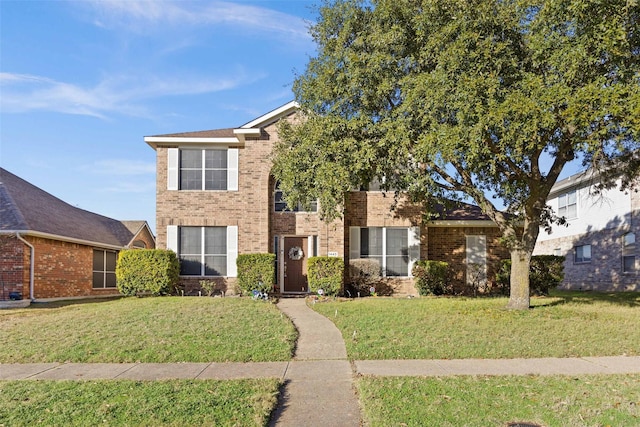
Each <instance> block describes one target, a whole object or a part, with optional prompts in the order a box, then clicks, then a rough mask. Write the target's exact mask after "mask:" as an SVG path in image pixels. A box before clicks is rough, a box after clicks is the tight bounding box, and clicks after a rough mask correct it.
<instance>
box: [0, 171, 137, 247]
mask: <svg viewBox="0 0 640 427" xmlns="http://www.w3.org/2000/svg"><path fill="white" fill-rule="evenodd" d="M145 224H146V221H128V222H126V223H124V222H122V221H118V220H115V219H112V218H108V217H106V216H102V215H98V214H95V213H92V212H89V211H85V210H83V209H79V208H76V207H74V206H71V205H70V204H68V203H65V202H63V201H62V200H60V199H58V198H57V197H54V196H52V195H51V194H49V193H47V192H46V191H44V190H41V189H40V188H38V187H36V186H35V185H32V184H30V183H29V182H27V181H25V180H24V179H22V178H20V177H18V176H16V175H14V174H12V173H11V172H9V171H7V170H6V169H3V168H0V232H21V233H25V234H36V235H44V236H50V237H51V238H57V239H59V240H69V241H80V242H83V243H89V244H101V245H105V246H108V247H125V246H127V245H129V244H130V243H131V240H132V239H133V238H134V236H135V233H136V231H140V229H141V227H142V226H143V225H145ZM133 230H136V231H133Z"/></svg>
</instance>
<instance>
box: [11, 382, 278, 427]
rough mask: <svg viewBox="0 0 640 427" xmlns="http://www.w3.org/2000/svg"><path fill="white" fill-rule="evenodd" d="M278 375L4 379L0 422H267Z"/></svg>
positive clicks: (66, 424) (193, 423)
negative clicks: (224, 378) (247, 377)
mask: <svg viewBox="0 0 640 427" xmlns="http://www.w3.org/2000/svg"><path fill="white" fill-rule="evenodd" d="M279 385H280V384H279V380H278V379H275V378H270V379H255V380H253V379H250V380H233V381H215V380H171V381H151V382H148V381H0V426H4V425H6V426H34V425H46V426H98V425H107V426H204V425H209V426H214V425H215V426H266V425H267V423H268V420H269V416H270V414H271V412H272V410H273V409H274V408H275V406H276V404H277V398H278V387H279Z"/></svg>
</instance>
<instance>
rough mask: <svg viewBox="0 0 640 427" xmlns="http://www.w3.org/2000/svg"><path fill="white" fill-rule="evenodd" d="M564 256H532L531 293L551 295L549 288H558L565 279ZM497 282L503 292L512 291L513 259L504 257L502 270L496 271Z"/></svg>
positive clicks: (530, 268)
mask: <svg viewBox="0 0 640 427" xmlns="http://www.w3.org/2000/svg"><path fill="white" fill-rule="evenodd" d="M564 260H565V258H564V257H563V256H556V255H536V256H532V257H531V265H530V266H529V293H530V294H531V295H549V290H550V289H553V288H556V287H558V286H559V285H560V283H562V280H563V279H564ZM496 282H497V283H498V286H499V288H500V290H501V292H502V293H504V294H505V295H508V294H509V292H510V291H511V260H510V259H503V260H502V261H501V265H500V270H499V271H498V273H496Z"/></svg>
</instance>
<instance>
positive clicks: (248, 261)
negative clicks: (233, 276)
mask: <svg viewBox="0 0 640 427" xmlns="http://www.w3.org/2000/svg"><path fill="white" fill-rule="evenodd" d="M236 266H237V267H238V287H239V288H240V290H241V291H242V293H243V294H245V295H251V294H252V292H253V291H258V292H261V293H269V292H273V285H275V283H276V281H275V279H276V255H275V254H269V253H260V254H240V255H238V258H237V259H236Z"/></svg>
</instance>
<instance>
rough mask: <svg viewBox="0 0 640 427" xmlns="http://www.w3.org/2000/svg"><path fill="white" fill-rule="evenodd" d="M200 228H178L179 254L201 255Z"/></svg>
mask: <svg viewBox="0 0 640 427" xmlns="http://www.w3.org/2000/svg"><path fill="white" fill-rule="evenodd" d="M201 230H202V229H201V228H200V227H180V254H181V255H194V254H198V255H199V254H201V253H202V244H201V237H202V235H201V234H202V232H201Z"/></svg>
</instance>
